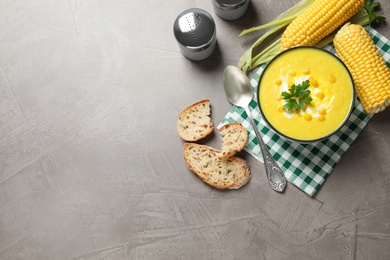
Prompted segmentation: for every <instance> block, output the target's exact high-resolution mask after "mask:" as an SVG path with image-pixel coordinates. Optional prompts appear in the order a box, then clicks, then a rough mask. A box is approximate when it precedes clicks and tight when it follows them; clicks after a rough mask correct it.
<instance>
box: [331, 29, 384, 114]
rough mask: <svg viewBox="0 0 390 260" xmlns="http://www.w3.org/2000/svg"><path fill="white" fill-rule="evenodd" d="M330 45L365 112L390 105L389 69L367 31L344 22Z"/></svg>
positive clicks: (378, 110) (371, 112)
mask: <svg viewBox="0 0 390 260" xmlns="http://www.w3.org/2000/svg"><path fill="white" fill-rule="evenodd" d="M333 43H334V46H335V49H336V52H337V54H338V56H339V57H340V59H341V60H342V61H343V62H344V63H345V65H346V66H347V67H348V69H349V71H350V72H351V75H352V78H353V81H354V83H355V88H356V92H357V94H358V96H359V99H360V101H361V102H362V105H363V107H364V109H365V110H366V112H367V113H369V114H374V113H378V112H380V111H383V110H384V109H385V108H386V107H387V106H389V105H390V69H389V68H388V67H387V65H386V62H385V60H384V59H383V57H382V56H381V54H380V52H379V51H378V49H377V48H376V46H375V43H374V42H373V40H372V39H371V37H370V35H369V34H368V32H367V31H366V29H364V28H363V27H362V26H360V25H356V24H350V23H347V24H346V25H345V26H343V27H342V28H341V29H340V30H339V31H338V32H337V34H336V36H335V38H334V40H333Z"/></svg>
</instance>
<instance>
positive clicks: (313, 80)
mask: <svg viewBox="0 0 390 260" xmlns="http://www.w3.org/2000/svg"><path fill="white" fill-rule="evenodd" d="M310 85H312V86H313V87H318V81H317V80H316V79H315V78H313V77H310Z"/></svg>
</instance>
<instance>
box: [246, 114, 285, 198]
mask: <svg viewBox="0 0 390 260" xmlns="http://www.w3.org/2000/svg"><path fill="white" fill-rule="evenodd" d="M244 110H245V112H246V114H247V115H248V117H249V121H250V122H251V124H252V127H253V129H254V130H255V134H256V138H257V140H258V141H259V144H260V149H261V154H262V155H263V160H264V166H265V172H266V174H267V179H268V182H269V184H270V185H271V187H272V189H274V190H275V191H278V192H283V190H284V188H285V187H286V184H287V181H286V177H285V176H284V174H283V172H282V170H281V169H280V168H279V166H278V164H277V163H276V162H275V160H274V158H273V157H272V156H271V154H270V153H269V151H268V149H267V147H266V146H265V144H264V141H263V139H262V138H261V134H260V132H259V130H258V129H257V126H256V123H255V121H254V120H253V117H252V114H251V112H250V110H249V107H244Z"/></svg>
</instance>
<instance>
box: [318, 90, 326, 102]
mask: <svg viewBox="0 0 390 260" xmlns="http://www.w3.org/2000/svg"><path fill="white" fill-rule="evenodd" d="M316 97H317V98H318V100H323V99H324V97H325V94H324V93H323V92H318V93H317V94H316Z"/></svg>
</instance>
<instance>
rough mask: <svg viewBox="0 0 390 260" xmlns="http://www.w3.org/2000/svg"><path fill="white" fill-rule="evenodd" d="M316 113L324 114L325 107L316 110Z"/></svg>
mask: <svg viewBox="0 0 390 260" xmlns="http://www.w3.org/2000/svg"><path fill="white" fill-rule="evenodd" d="M318 114H320V115H323V116H324V115H326V109H325V108H321V109H320V110H318Z"/></svg>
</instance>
